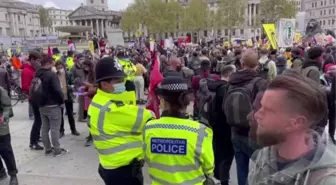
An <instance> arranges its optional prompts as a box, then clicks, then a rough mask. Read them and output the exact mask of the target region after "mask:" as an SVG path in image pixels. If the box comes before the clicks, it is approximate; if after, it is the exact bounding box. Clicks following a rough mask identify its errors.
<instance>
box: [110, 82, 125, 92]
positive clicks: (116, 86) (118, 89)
mask: <svg viewBox="0 0 336 185" xmlns="http://www.w3.org/2000/svg"><path fill="white" fill-rule="evenodd" d="M113 89H114V91H113V93H114V94H120V93H123V92H125V91H126V87H125V84H124V83H118V84H114V85H113Z"/></svg>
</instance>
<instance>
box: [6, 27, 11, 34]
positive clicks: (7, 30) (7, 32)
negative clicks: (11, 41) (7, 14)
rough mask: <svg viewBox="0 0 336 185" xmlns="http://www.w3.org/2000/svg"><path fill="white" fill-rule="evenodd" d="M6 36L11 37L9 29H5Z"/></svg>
mask: <svg viewBox="0 0 336 185" xmlns="http://www.w3.org/2000/svg"><path fill="white" fill-rule="evenodd" d="M6 35H7V36H12V33H11V29H10V28H6Z"/></svg>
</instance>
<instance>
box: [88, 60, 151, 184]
mask: <svg viewBox="0 0 336 185" xmlns="http://www.w3.org/2000/svg"><path fill="white" fill-rule="evenodd" d="M95 72H96V81H97V83H98V89H97V93H96V95H95V96H94V97H93V99H92V102H91V104H90V106H89V110H88V115H89V127H90V133H91V135H92V138H93V143H94V145H95V147H96V149H97V151H98V156H99V162H100V165H99V174H100V176H101V177H102V179H103V180H104V181H105V184H106V185H142V184H143V176H142V172H141V167H142V165H143V162H142V161H143V150H142V143H143V141H142V139H143V136H142V131H143V128H144V125H145V123H146V122H147V121H148V120H151V119H153V114H152V113H151V112H150V111H148V110H146V109H144V108H140V107H137V106H136V105H132V104H130V102H129V101H130V98H129V93H128V92H127V91H126V90H125V84H124V83H123V81H124V78H125V73H124V72H123V69H122V67H121V65H120V64H119V63H118V62H117V61H115V60H114V59H113V58H112V57H106V58H103V59H101V60H100V61H99V62H98V63H97V64H96V67H95ZM131 99H132V98H131Z"/></svg>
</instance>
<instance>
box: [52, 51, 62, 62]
mask: <svg viewBox="0 0 336 185" xmlns="http://www.w3.org/2000/svg"><path fill="white" fill-rule="evenodd" d="M52 53H53V55H52V58H53V59H54V60H55V62H58V61H59V60H61V57H62V56H61V54H60V53H61V52H60V51H59V49H58V48H53V49H52Z"/></svg>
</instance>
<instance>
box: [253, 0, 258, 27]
mask: <svg viewBox="0 0 336 185" xmlns="http://www.w3.org/2000/svg"><path fill="white" fill-rule="evenodd" d="M253 17H254V18H253V26H255V25H256V23H257V22H256V21H257V20H256V18H257V4H254V7H253Z"/></svg>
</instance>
